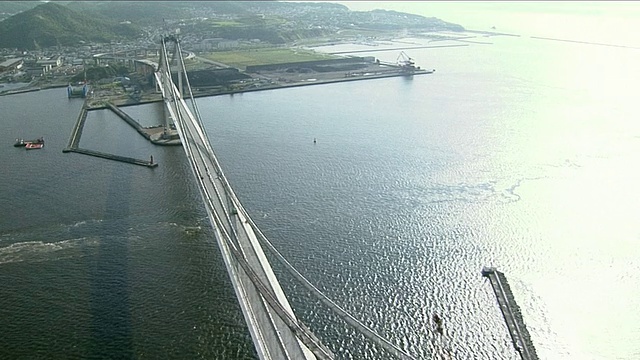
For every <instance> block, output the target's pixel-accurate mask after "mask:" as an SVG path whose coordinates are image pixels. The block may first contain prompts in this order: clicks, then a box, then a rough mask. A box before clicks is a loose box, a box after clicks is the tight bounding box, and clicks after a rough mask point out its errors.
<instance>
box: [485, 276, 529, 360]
mask: <svg viewBox="0 0 640 360" xmlns="http://www.w3.org/2000/svg"><path fill="white" fill-rule="evenodd" d="M482 276H484V277H486V278H488V279H489V282H490V283H491V287H493V292H494V293H495V294H496V299H497V300H498V305H499V306H500V311H502V316H503V317H504V321H505V323H506V325H507V329H508V330H509V334H510V335H511V340H512V342H513V347H514V348H515V349H516V351H517V352H518V353H519V354H520V358H522V360H538V355H537V354H536V349H535V348H534V346H533V343H532V342H531V337H530V335H529V332H528V331H527V328H526V326H525V325H524V321H523V320H522V314H521V313H520V308H519V307H518V305H517V304H516V301H515V299H514V297H513V293H512V292H511V288H509V284H508V283H507V278H506V277H505V276H504V274H503V273H502V272H500V271H498V270H497V269H496V268H494V267H484V268H483V269H482Z"/></svg>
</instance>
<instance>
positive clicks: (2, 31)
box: [0, 2, 139, 50]
mask: <svg viewBox="0 0 640 360" xmlns="http://www.w3.org/2000/svg"><path fill="white" fill-rule="evenodd" d="M138 34H139V30H138V29H137V27H136V26H134V25H131V24H119V23H117V22H112V21H110V20H105V19H98V18H96V17H95V16H89V15H87V14H84V13H80V12H76V11H73V10H71V9H69V8H67V7H65V6H63V5H59V4H56V3H52V2H48V3H44V4H41V5H38V6H36V7H34V8H32V9H29V10H26V11H23V12H21V13H19V14H16V15H14V16H11V17H9V18H7V19H5V20H3V21H1V22H0V47H4V48H18V49H26V50H33V49H38V48H45V47H49V46H76V45H78V44H79V43H80V42H81V41H93V42H109V41H111V40H118V39H131V38H135V37H136V36H137V35H138Z"/></svg>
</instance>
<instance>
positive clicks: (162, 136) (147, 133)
mask: <svg viewBox="0 0 640 360" xmlns="http://www.w3.org/2000/svg"><path fill="white" fill-rule="evenodd" d="M106 104H107V107H108V108H109V109H111V111H113V112H114V113H115V114H116V115H118V116H119V117H120V118H121V119H122V120H124V121H125V122H126V123H127V124H129V125H131V127H133V128H134V129H136V131H137V132H138V133H139V134H140V135H142V136H143V137H144V138H145V139H147V140H149V141H151V142H152V143H153V144H156V145H182V143H181V142H180V137H179V136H178V134H177V132H176V131H175V130H165V128H164V126H162V125H160V126H154V127H148V128H145V127H142V126H141V125H140V123H138V122H137V121H136V120H134V119H133V118H132V117H131V116H129V115H128V114H127V113H125V112H124V111H122V110H120V108H118V107H117V106H116V105H115V104H113V103H111V102H107V103H106Z"/></svg>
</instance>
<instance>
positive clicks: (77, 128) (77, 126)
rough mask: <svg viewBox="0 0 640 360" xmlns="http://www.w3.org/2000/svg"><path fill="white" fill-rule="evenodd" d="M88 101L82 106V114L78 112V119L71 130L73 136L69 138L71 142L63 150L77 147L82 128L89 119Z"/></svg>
mask: <svg viewBox="0 0 640 360" xmlns="http://www.w3.org/2000/svg"><path fill="white" fill-rule="evenodd" d="M86 105H87V103H86V102H85V104H84V105H83V106H82V109H81V110H80V114H78V120H76V124H75V126H74V127H73V130H72V131H71V137H70V138H69V144H68V145H67V148H66V149H64V150H62V152H68V151H69V150H70V149H73V148H77V147H78V144H79V143H80V136H81V135H82V129H83V128H84V123H85V121H86V120H87V106H86Z"/></svg>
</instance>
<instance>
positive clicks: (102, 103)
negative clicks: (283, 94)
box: [87, 69, 435, 110]
mask: <svg viewBox="0 0 640 360" xmlns="http://www.w3.org/2000/svg"><path fill="white" fill-rule="evenodd" d="M434 72H435V69H432V70H424V69H419V70H415V71H413V72H411V73H406V72H402V71H400V70H397V71H393V72H390V73H382V74H371V75H361V76H352V77H341V78H330V79H323V80H313V81H299V82H292V83H284V84H273V85H265V86H261V87H256V88H250V89H237V90H212V91H198V92H194V94H193V97H194V98H201V97H210V96H222V95H234V94H242V93H249V92H256V91H268V90H278V89H286V88H295V87H302V86H313V85H325V84H335V83H341V82H351V81H363V80H372V79H384V78H389V77H412V76H414V75H428V74H433V73H434ZM152 95H153V96H154V97H157V99H156V98H154V99H145V100H139V101H132V100H130V99H120V100H118V99H113V98H111V99H109V98H107V99H105V100H97V101H96V103H95V104H91V103H90V102H91V99H90V98H88V99H87V110H101V109H107V108H108V107H109V106H108V104H107V103H108V102H110V103H112V104H114V105H116V106H119V107H126V106H135V105H144V104H151V103H156V102H161V101H162V97H161V95H160V94H159V93H158V94H156V93H154V94H152Z"/></svg>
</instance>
